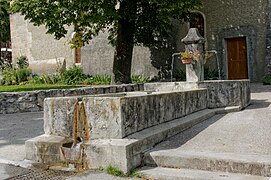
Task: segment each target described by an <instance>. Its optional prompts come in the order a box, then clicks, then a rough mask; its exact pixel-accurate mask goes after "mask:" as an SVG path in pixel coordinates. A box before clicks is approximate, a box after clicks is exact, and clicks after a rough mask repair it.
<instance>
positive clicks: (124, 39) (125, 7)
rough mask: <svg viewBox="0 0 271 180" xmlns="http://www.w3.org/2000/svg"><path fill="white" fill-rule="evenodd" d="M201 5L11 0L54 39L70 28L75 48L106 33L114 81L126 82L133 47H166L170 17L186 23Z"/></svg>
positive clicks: (190, 1) (160, 0)
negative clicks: (99, 34)
mask: <svg viewBox="0 0 271 180" xmlns="http://www.w3.org/2000/svg"><path fill="white" fill-rule="evenodd" d="M200 6H201V0H13V3H12V10H13V12H20V13H21V14H22V15H25V18H26V19H29V20H30V21H31V22H33V23H34V25H42V24H44V25H45V26H46V28H47V33H50V34H53V35H54V36H55V38H57V39H60V38H62V37H64V36H65V35H66V34H67V28H68V27H69V26H73V27H74V31H75V32H76V33H77V38H76V39H75V40H74V41H73V42H71V43H73V44H74V45H75V46H80V45H81V44H82V43H81V42H83V43H87V42H89V40H91V39H92V38H93V37H94V36H96V35H98V33H99V32H100V31H105V30H107V31H108V32H109V34H110V35H109V40H110V42H111V43H112V44H113V45H114V46H115V47H116V51H115V57H114V67H113V69H114V70H113V72H114V75H115V78H116V79H115V81H116V82H126V83H127V82H130V80H131V79H130V77H128V76H130V73H129V72H128V71H131V68H130V67H129V66H131V58H132V52H133V46H134V45H143V46H148V47H151V46H156V45H157V44H159V45H166V41H165V39H166V37H167V35H168V32H169V29H170V27H171V18H174V19H178V20H181V21H185V20H188V18H189V14H190V12H191V11H192V10H193V9H195V8H198V7H200ZM116 73H117V74H116ZM120 76H122V77H120Z"/></svg>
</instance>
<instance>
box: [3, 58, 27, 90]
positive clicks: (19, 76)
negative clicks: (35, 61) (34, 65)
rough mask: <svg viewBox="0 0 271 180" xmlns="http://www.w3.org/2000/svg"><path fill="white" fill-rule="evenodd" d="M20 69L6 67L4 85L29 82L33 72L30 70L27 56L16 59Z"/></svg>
mask: <svg viewBox="0 0 271 180" xmlns="http://www.w3.org/2000/svg"><path fill="white" fill-rule="evenodd" d="M16 63H17V66H18V67H14V66H13V67H10V66H5V67H4V70H3V73H2V76H3V79H2V82H1V83H2V84H3V85H18V84H22V83H24V84H25V82H26V81H28V80H29V79H30V78H31V75H32V71H31V69H29V68H28V60H27V58H26V56H21V57H19V58H17V59H16Z"/></svg>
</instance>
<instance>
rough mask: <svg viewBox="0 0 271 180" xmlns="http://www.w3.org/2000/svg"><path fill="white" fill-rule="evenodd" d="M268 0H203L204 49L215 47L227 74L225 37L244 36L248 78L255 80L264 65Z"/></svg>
mask: <svg viewBox="0 0 271 180" xmlns="http://www.w3.org/2000/svg"><path fill="white" fill-rule="evenodd" d="M268 3H269V2H268V0H236V1H225V0H203V5H204V7H203V9H202V10H201V12H203V13H204V15H205V21H206V36H205V39H206V43H207V49H208V50H212V49H214V50H217V51H218V56H219V60H220V64H221V65H222V70H223V72H224V75H225V76H224V78H225V79H226V78H227V62H226V52H227V51H226V47H225V46H226V44H225V41H226V38H234V37H247V46H248V64H249V65H248V66H249V67H248V68H249V78H250V79H251V80H253V81H259V80H260V79H261V77H262V75H263V74H264V69H265V49H266V45H265V44H266V27H267V25H266V23H267V20H266V15H267V13H270V11H268V9H267V8H268Z"/></svg>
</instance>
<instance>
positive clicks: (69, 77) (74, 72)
mask: <svg viewBox="0 0 271 180" xmlns="http://www.w3.org/2000/svg"><path fill="white" fill-rule="evenodd" d="M61 78H62V82H63V83H64V84H67V85H74V84H81V83H82V81H83V80H84V79H86V78H87V76H86V75H85V74H83V69H82V68H80V67H77V66H72V67H70V68H69V69H68V70H66V71H64V72H63V73H62V74H61Z"/></svg>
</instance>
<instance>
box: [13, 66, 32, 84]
mask: <svg viewBox="0 0 271 180" xmlns="http://www.w3.org/2000/svg"><path fill="white" fill-rule="evenodd" d="M31 75H32V71H31V69H29V68H22V69H16V78H17V82H18V84H20V83H22V82H26V81H28V80H29V79H30V77H31Z"/></svg>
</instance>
